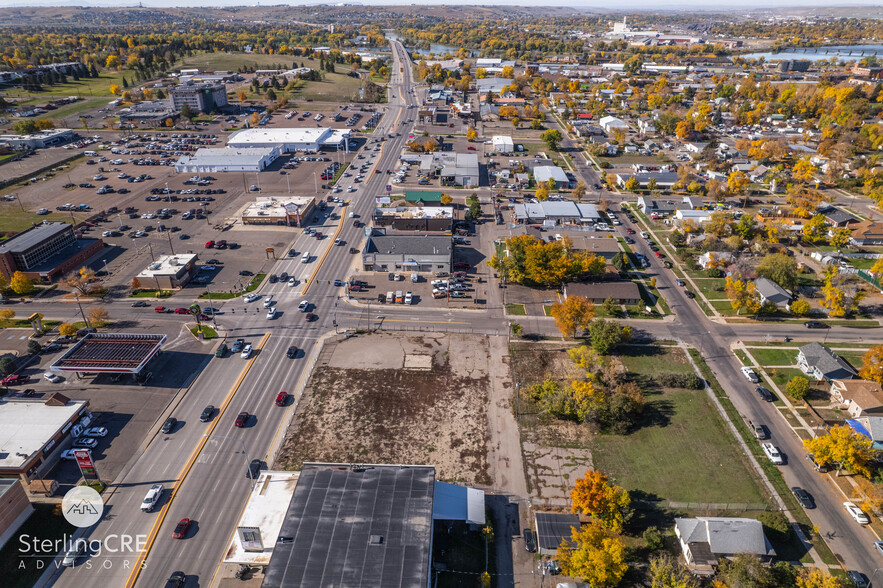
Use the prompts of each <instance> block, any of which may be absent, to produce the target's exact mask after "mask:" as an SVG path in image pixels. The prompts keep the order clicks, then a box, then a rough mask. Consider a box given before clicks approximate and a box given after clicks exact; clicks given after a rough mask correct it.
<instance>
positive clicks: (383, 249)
mask: <svg viewBox="0 0 883 588" xmlns="http://www.w3.org/2000/svg"><path fill="white" fill-rule="evenodd" d="M453 252H454V245H453V242H452V240H451V237H448V236H439V235H419V236H417V235H372V236H370V237H369V238H368V244H367V245H366V246H365V251H364V253H363V254H362V265H363V267H364V269H365V271H369V272H371V271H374V272H391V271H402V272H450V271H451V260H452V256H453Z"/></svg>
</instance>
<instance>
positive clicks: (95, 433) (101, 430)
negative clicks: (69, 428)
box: [83, 427, 107, 437]
mask: <svg viewBox="0 0 883 588" xmlns="http://www.w3.org/2000/svg"><path fill="white" fill-rule="evenodd" d="M83 435H84V436H85V437H107V429H106V428H105V427H92V428H91V429H86V430H85V431H83Z"/></svg>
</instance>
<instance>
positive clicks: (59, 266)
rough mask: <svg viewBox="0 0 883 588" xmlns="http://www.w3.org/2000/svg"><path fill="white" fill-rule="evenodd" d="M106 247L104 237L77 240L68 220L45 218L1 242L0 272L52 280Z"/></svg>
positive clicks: (9, 276) (7, 276) (8, 275)
mask: <svg viewBox="0 0 883 588" xmlns="http://www.w3.org/2000/svg"><path fill="white" fill-rule="evenodd" d="M103 248H104V242H103V241H102V240H101V239H83V238H79V239H78V238H77V236H76V235H75V234H74V229H73V227H72V226H71V225H69V224H67V223H63V222H49V221H44V222H42V223H40V224H37V225H34V226H33V227H31V228H30V229H27V230H25V231H22V232H21V233H19V234H17V235H15V236H13V237H10V238H9V239H7V240H5V241H3V242H2V243H0V273H2V274H3V276H4V277H5V278H6V279H7V280H9V279H11V278H12V275H13V274H14V273H15V272H17V271H20V272H22V273H24V274H25V275H26V276H28V277H29V278H31V279H32V280H41V281H50V282H51V281H54V280H55V279H56V278H58V277H60V276H62V275H64V274H66V273H68V272H69V271H71V270H73V269H75V268H77V267H78V266H80V265H82V264H83V262H85V261H86V260H87V259H89V258H90V257H92V256H93V255H95V254H96V253H98V252H99V251H101V250H102V249H103Z"/></svg>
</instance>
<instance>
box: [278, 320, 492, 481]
mask: <svg viewBox="0 0 883 588" xmlns="http://www.w3.org/2000/svg"><path fill="white" fill-rule="evenodd" d="M452 358H453V359H454V360H455V361H451V359H452ZM489 361H490V358H489V355H488V347H487V341H486V340H485V338H483V337H471V336H460V335H442V334H436V335H432V334H427V335H419V336H406V335H395V334H386V333H380V334H372V335H360V336H356V337H353V338H350V339H344V340H340V341H337V342H333V341H332V342H330V343H328V344H327V345H326V346H325V348H324V349H323V351H322V353H321V354H320V357H319V360H318V363H317V366H316V368H315V369H314V371H313V375H312V378H311V380H310V382H309V384H308V386H307V389H306V390H305V391H304V395H303V398H302V400H301V404H300V406H299V407H298V409H297V415H296V416H295V418H294V421H293V422H292V425H291V427H290V428H289V430H288V432H287V434H286V438H285V441H284V443H283V446H282V451H281V452H280V454H279V462H278V463H277V464H276V467H284V468H286V469H299V468H300V467H301V464H303V463H304V462H310V461H327V462H348V463H352V462H356V463H402V464H432V465H435V467H436V469H437V471H438V477H439V478H440V479H443V480H448V481H461V482H465V483H473V484H490V482H491V479H490V475H489V468H488V458H487V446H488V416H487V411H488V387H489V385H490V382H489V377H488V365H489Z"/></svg>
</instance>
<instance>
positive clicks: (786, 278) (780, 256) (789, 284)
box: [757, 253, 798, 290]
mask: <svg viewBox="0 0 883 588" xmlns="http://www.w3.org/2000/svg"><path fill="white" fill-rule="evenodd" d="M757 273H758V274H760V275H761V276H763V277H764V278H767V279H768V280H772V281H773V282H775V283H777V284H778V285H779V286H781V287H782V288H785V289H786V290H793V289H794V288H796V287H797V275H798V269H797V261H796V260H795V259H794V258H793V257H791V256H790V255H785V254H784V253H772V254H770V255H767V256H765V257H764V258H763V259H762V260H760V264H759V265H758V266H757Z"/></svg>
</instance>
